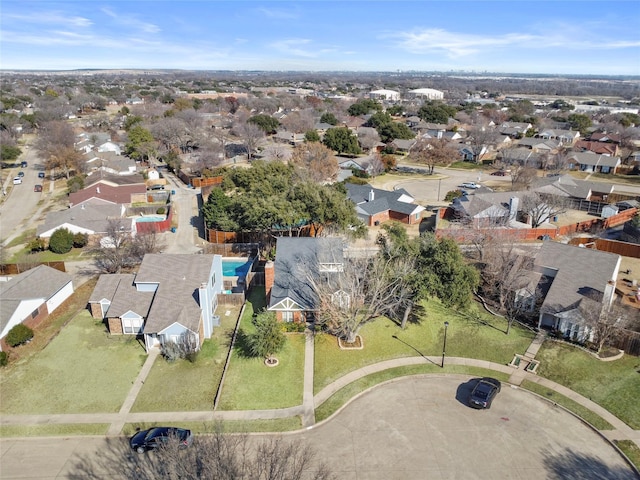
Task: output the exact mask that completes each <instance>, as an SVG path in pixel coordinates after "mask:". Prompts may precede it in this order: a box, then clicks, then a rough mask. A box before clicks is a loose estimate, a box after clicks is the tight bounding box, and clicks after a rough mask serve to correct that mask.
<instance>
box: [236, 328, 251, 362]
mask: <svg viewBox="0 0 640 480" xmlns="http://www.w3.org/2000/svg"><path fill="white" fill-rule="evenodd" d="M234 346H235V349H236V352H237V353H238V356H239V357H242V358H253V357H254V356H255V355H253V354H252V353H251V347H250V344H249V335H248V334H247V332H245V331H244V330H243V329H242V328H240V329H238V334H237V335H236V343H235V345H234Z"/></svg>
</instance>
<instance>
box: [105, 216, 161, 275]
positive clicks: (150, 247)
mask: <svg viewBox="0 0 640 480" xmlns="http://www.w3.org/2000/svg"><path fill="white" fill-rule="evenodd" d="M162 246H163V245H162V243H161V241H160V239H159V237H158V235H157V233H156V232H149V233H139V234H138V235H135V236H133V235H132V233H131V232H130V231H129V229H127V228H126V227H125V226H124V222H123V220H122V219H120V218H114V219H110V220H109V221H108V225H107V230H106V232H105V235H104V237H103V238H102V239H101V241H100V242H99V244H98V245H96V246H95V247H94V249H93V251H94V253H95V264H96V266H97V267H98V269H99V270H101V271H103V272H105V273H120V272H121V271H122V269H123V268H128V267H132V266H134V265H137V264H139V263H141V262H142V259H143V258H144V256H145V255H146V254H147V253H155V252H158V251H159V250H160V249H161V248H162Z"/></svg>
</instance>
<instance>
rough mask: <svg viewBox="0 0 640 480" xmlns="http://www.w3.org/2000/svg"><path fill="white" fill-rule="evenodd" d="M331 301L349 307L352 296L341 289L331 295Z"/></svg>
mask: <svg viewBox="0 0 640 480" xmlns="http://www.w3.org/2000/svg"><path fill="white" fill-rule="evenodd" d="M331 302H332V303H333V304H334V305H337V306H338V307H340V308H349V305H350V304H351V298H350V297H349V294H348V293H347V292H345V291H343V290H340V291H338V292H335V293H333V294H332V295H331Z"/></svg>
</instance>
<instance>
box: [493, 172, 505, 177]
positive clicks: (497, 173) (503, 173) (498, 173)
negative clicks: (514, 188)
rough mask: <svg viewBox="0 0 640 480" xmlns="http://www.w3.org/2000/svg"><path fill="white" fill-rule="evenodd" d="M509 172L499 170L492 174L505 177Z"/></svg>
mask: <svg viewBox="0 0 640 480" xmlns="http://www.w3.org/2000/svg"><path fill="white" fill-rule="evenodd" d="M506 174H507V172H505V171H504V170H498V171H496V172H493V173H492V174H491V175H493V176H494V177H504V176H505V175H506Z"/></svg>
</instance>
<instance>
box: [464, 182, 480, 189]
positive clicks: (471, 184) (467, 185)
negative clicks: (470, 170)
mask: <svg viewBox="0 0 640 480" xmlns="http://www.w3.org/2000/svg"><path fill="white" fill-rule="evenodd" d="M460 186H461V187H463V188H470V189H472V190H475V189H476V188H480V185H479V184H477V183H476V182H463V183H462V184H461V185H460Z"/></svg>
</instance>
